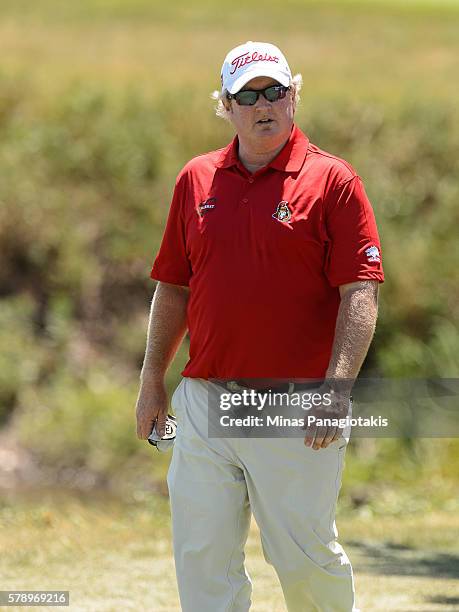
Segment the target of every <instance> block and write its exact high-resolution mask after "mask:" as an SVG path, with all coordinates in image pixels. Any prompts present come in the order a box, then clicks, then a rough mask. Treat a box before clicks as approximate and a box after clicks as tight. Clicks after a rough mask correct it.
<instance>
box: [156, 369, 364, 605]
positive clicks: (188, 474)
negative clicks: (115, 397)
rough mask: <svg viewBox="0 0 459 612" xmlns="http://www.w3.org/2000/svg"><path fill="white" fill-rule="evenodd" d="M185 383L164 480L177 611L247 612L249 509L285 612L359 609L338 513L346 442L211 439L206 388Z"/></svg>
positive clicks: (176, 404)
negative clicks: (316, 445)
mask: <svg viewBox="0 0 459 612" xmlns="http://www.w3.org/2000/svg"><path fill="white" fill-rule="evenodd" d="M212 384H213V383H210V382H208V381H206V380H203V379H192V378H184V379H183V380H182V381H181V383H180V384H179V386H178V387H177V389H176V391H175V393H174V395H173V397H172V406H173V408H174V410H175V413H176V416H177V421H178V427H177V438H176V441H175V445H174V449H173V455H172V460H171V464H170V467H169V471H168V475H167V483H168V487H169V494H170V504H171V514H172V532H173V546H174V557H175V566H176V572H177V581H178V588H179V594H180V601H181V606H182V611H183V612H246V611H247V610H249V608H250V603H251V602H250V596H251V591H252V584H251V580H250V577H249V576H248V574H247V572H246V570H245V567H244V545H245V542H246V540H247V536H248V531H249V524H250V517H251V512H253V515H254V517H255V520H256V522H257V524H258V527H259V529H260V534H261V542H262V547H263V552H264V556H265V559H266V561H267V562H268V563H269V564H271V565H273V567H274V568H275V570H276V572H277V575H278V577H279V580H280V583H281V586H282V590H283V593H284V597H285V601H286V604H287V608H288V610H289V612H310V611H311V612H313V611H314V612H317V611H320V612H352V611H354V612H357V610H356V608H355V607H354V582H353V575H352V567H351V564H350V561H349V559H348V557H347V555H346V553H345V552H344V550H343V548H342V547H341V546H340V544H338V543H337V541H336V538H337V535H338V534H337V530H336V525H335V507H336V501H337V497H338V492H339V488H340V485H341V475H342V470H343V465H344V454H345V450H346V448H345V447H346V443H347V440H346V439H343V438H341V439H339V440H337V441H336V442H334V443H333V444H332V445H330V446H329V447H328V448H326V449H321V450H319V451H314V450H312V449H311V448H308V447H306V446H305V445H304V443H303V438H258V439H257V438H231V439H229V438H226V439H225V438H209V437H208V419H207V412H208V389H209V387H208V385H212Z"/></svg>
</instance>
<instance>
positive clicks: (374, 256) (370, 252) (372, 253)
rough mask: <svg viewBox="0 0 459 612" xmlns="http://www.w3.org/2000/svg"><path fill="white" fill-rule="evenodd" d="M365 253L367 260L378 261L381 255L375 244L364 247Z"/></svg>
mask: <svg viewBox="0 0 459 612" xmlns="http://www.w3.org/2000/svg"><path fill="white" fill-rule="evenodd" d="M365 254H366V256H367V259H368V261H376V262H378V263H379V262H380V261H381V256H380V254H379V249H378V247H377V246H374V245H373V246H371V247H368V249H365Z"/></svg>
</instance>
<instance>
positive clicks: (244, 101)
mask: <svg viewBox="0 0 459 612" xmlns="http://www.w3.org/2000/svg"><path fill="white" fill-rule="evenodd" d="M234 97H235V98H236V102H237V103H238V104H240V105H241V106H253V105H254V104H255V102H256V101H257V100H258V92H256V91H240V92H238V93H237V94H235V95H234Z"/></svg>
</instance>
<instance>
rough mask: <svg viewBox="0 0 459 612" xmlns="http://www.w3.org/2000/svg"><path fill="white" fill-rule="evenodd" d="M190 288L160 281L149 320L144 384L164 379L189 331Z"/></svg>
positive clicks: (143, 375) (142, 379)
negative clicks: (187, 330)
mask: <svg viewBox="0 0 459 612" xmlns="http://www.w3.org/2000/svg"><path fill="white" fill-rule="evenodd" d="M188 298H189V290H188V288H186V287H180V286H178V285H170V284H167V283H158V285H157V287H156V291H155V293H154V296H153V300H152V304H151V310H150V318H149V322H148V332H147V346H146V351H145V359H144V363H143V367H142V371H141V375H140V378H141V381H142V383H148V382H154V381H162V380H163V379H164V375H165V373H166V371H167V368H168V367H169V365H170V363H171V361H172V359H173V358H174V355H175V353H176V352H177V349H178V347H179V345H180V342H181V341H182V339H183V336H184V334H185V332H186V308H187V303H188Z"/></svg>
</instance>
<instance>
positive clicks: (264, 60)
mask: <svg viewBox="0 0 459 612" xmlns="http://www.w3.org/2000/svg"><path fill="white" fill-rule="evenodd" d="M221 77H222V91H225V90H226V91H227V92H228V93H230V94H234V93H236V92H237V91H239V90H240V89H241V87H244V85H245V84H246V83H248V82H249V81H250V80H252V79H254V78H256V77H267V78H270V79H273V80H275V81H277V82H278V83H280V84H281V85H283V86H284V87H288V86H289V85H290V83H291V81H292V73H291V72H290V68H289V66H288V64H287V60H286V59H285V57H284V54H283V53H282V51H281V50H280V49H279V48H278V47H276V46H275V45H272V44H271V43H264V42H254V41H253V40H249V41H247V42H246V43H244V44H243V45H238V46H237V47H235V48H234V49H231V51H230V52H229V53H228V54H227V56H226V57H225V61H224V62H223V66H222V70H221Z"/></svg>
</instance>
